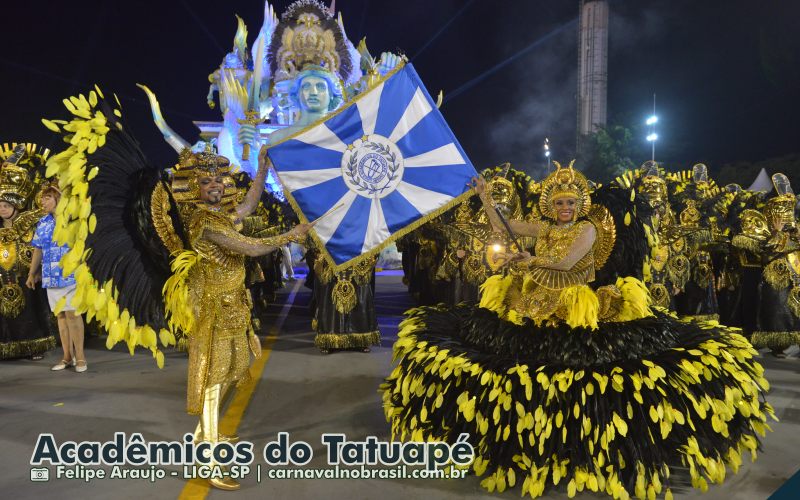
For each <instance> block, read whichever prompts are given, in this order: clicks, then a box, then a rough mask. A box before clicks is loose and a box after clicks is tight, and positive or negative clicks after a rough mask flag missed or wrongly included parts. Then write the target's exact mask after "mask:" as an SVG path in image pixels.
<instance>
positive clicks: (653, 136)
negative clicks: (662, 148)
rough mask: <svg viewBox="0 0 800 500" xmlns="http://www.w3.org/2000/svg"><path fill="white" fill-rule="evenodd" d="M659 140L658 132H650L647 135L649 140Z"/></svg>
mask: <svg viewBox="0 0 800 500" xmlns="http://www.w3.org/2000/svg"><path fill="white" fill-rule="evenodd" d="M656 140H658V134H649V135H648V136H647V142H654V141H656Z"/></svg>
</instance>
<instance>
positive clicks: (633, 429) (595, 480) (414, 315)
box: [382, 168, 773, 498]
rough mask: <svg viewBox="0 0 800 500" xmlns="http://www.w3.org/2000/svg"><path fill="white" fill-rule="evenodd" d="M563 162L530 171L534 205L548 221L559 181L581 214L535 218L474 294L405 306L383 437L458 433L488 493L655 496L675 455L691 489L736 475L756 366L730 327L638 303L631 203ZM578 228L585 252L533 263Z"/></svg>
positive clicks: (751, 417)
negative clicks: (532, 239)
mask: <svg viewBox="0 0 800 500" xmlns="http://www.w3.org/2000/svg"><path fill="white" fill-rule="evenodd" d="M565 170H567V169H559V171H557V172H555V173H554V174H551V176H550V177H548V179H546V180H545V182H544V183H543V190H542V202H541V203H542V205H541V208H542V209H543V210H542V213H543V214H545V215H546V216H550V217H552V218H555V215H554V214H553V213H552V210H551V206H550V203H551V200H552V199H553V198H554V197H555V196H557V195H559V191H561V192H562V194H563V192H565V191H569V190H570V189H572V188H575V189H572V191H575V193H573V194H572V197H574V198H576V200H577V202H578V203H577V206H576V212H578V213H579V214H580V215H582V216H583V215H585V216H586V218H580V219H578V220H577V221H574V222H573V223H571V224H566V225H562V226H556V225H555V224H553V223H552V222H549V221H542V222H541V223H540V224H541V228H540V231H539V237H538V239H537V246H536V252H537V254H536V256H535V257H534V258H533V259H532V260H531V261H530V262H529V263H528V266H527V267H526V266H517V267H516V268H515V269H512V271H510V272H509V273H508V274H507V275H506V276H505V277H502V276H497V277H493V278H492V279H490V280H488V281H487V283H486V284H485V285H484V289H483V297H482V301H481V304H480V306H469V305H463V304H462V305H460V306H457V307H455V308H445V307H443V306H440V307H422V308H417V309H413V310H411V311H409V312H408V313H407V319H406V320H405V321H404V322H403V323H402V324H401V325H400V333H399V339H398V341H397V342H396V344H395V346H394V351H395V357H396V358H399V364H398V365H397V367H396V368H395V369H394V371H393V372H392V374H391V375H390V376H389V377H388V379H387V380H386V382H385V383H384V384H383V385H382V390H383V399H384V409H385V414H386V417H387V419H388V420H389V422H390V423H391V426H392V434H393V437H394V438H399V439H404V440H417V441H422V440H444V441H451V442H454V441H455V440H456V439H457V438H458V436H459V435H460V434H461V433H467V434H469V436H470V442H471V443H472V445H473V446H474V449H475V451H476V459H475V461H474V462H473V464H472V465H471V468H472V469H473V470H474V471H475V473H476V474H478V475H479V476H483V477H484V479H483V481H482V483H481V484H482V485H483V486H484V487H485V488H487V489H488V490H489V491H494V490H499V491H502V490H504V489H506V488H511V487H515V486H518V487H520V488H521V489H522V494H523V495H526V494H530V495H531V496H532V497H537V496H540V495H543V494H544V493H545V492H546V491H547V490H549V489H552V488H563V489H565V490H566V491H567V493H568V495H569V496H570V497H571V496H574V495H575V493H576V492H577V491H584V490H590V491H596V492H605V493H607V494H609V495H611V496H613V497H615V498H628V497H630V496H637V497H639V498H645V497H649V498H652V497H653V496H654V495H657V494H664V495H666V496H667V497H668V498H670V497H671V496H672V493H671V490H670V472H671V471H672V470H674V468H676V467H678V468H681V467H683V468H687V469H688V471H689V473H690V475H691V481H692V485H693V486H694V487H696V488H700V489H702V490H705V489H706V488H707V487H708V483H709V482H711V483H720V482H722V481H723V480H724V478H725V475H726V471H727V469H726V467H730V468H731V469H732V470H733V471H736V469H737V468H738V466H739V464H740V463H741V455H742V452H743V451H745V450H747V451H750V453H751V455H752V456H753V457H755V453H756V450H757V449H758V447H759V440H758V437H757V434H761V435H763V433H764V432H765V431H766V430H767V429H768V426H767V424H766V420H767V416H768V415H771V414H772V413H773V411H772V408H771V407H770V406H769V405H768V404H767V403H766V402H765V400H764V397H763V395H764V392H765V391H766V390H767V389H768V385H767V381H766V380H765V379H764V378H763V369H762V367H761V366H760V365H759V364H758V363H756V362H755V361H753V359H752V357H753V356H754V355H755V351H754V350H753V349H752V347H751V346H750V344H749V343H748V342H747V341H746V340H745V339H744V338H743V337H742V336H741V335H739V334H738V333H737V331H736V330H733V329H728V328H726V327H723V326H721V325H719V324H717V323H714V322H706V323H695V322H681V321H679V320H677V319H676V318H675V317H673V316H671V315H669V314H668V313H666V312H664V311H663V310H659V309H655V308H652V307H650V305H649V297H648V294H647V290H646V288H645V286H644V285H643V283H642V282H641V281H640V278H641V273H642V270H641V269H642V264H643V261H644V257H645V254H646V252H647V245H646V239H645V235H644V231H643V229H642V224H641V223H640V222H639V219H638V218H637V217H636V215H633V214H632V212H633V209H634V207H635V208H636V209H637V211H636V212H637V213H638V214H639V215H640V216H642V215H643V212H642V211H639V209H644V210H646V205H647V203H646V201H645V200H644V199H642V198H641V197H639V196H637V195H636V194H635V193H632V192H631V191H630V190H629V189H625V188H623V187H620V186H619V185H610V186H607V187H603V188H600V189H598V190H596V191H595V192H594V193H593V194H592V199H590V198H589V193H588V189H587V187H586V184H585V182H583V181H582V179H581V177H582V176H580V174H579V173H577V172H574V171H573V172H564V171H565ZM569 170H572V169H571V168H570V169H569ZM565 177H566V178H567V179H565ZM570 179H571V180H570ZM565 180H566V182H562V181H565ZM565 186H566V187H567V188H569V189H566V188H565ZM570 186H572V187H571V188H570ZM592 201H593V202H594V204H591V202H592ZM590 204H591V206H590ZM605 207H607V209H608V210H607V209H606V208H605ZM610 210H613V213H611V212H610ZM590 225H591V226H594V231H595V232H596V235H597V236H596V239H595V240H594V244H593V247H592V249H591V251H589V252H588V253H586V254H585V255H583V256H582V257H581V258H580V259H578V260H577V262H576V263H575V264H574V265H573V266H572V267H571V268H569V269H567V270H559V271H557V272H554V271H553V270H552V269H549V268H548V267H547V266H548V265H549V264H548V262H549V261H552V258H553V257H555V255H554V254H555V253H557V252H558V251H559V250H557V249H556V248H557V247H559V246H560V247H561V250H560V251H562V252H567V253H568V252H570V249H571V248H572V246H573V245H577V243H576V242H578V241H579V238H580V237H581V236H580V234H584V232H585V231H588V232H589V233H591V231H592V229H591V228H590V227H589V226H590ZM614 233H615V234H614ZM609 234H613V238H611V237H609ZM628 242H632V243H631V244H630V245H629V244H628ZM640 242H641V243H640ZM609 245H610V246H609ZM607 257H610V259H609V261H608V263H607V264H605V266H603V262H602V261H603V260H604V259H605V258H607ZM609 266H612V267H611V268H609ZM595 267H597V269H595ZM593 275H594V276H593ZM619 276H623V277H619ZM593 277H596V279H595V281H594V283H592V281H591V280H592V278H593ZM590 284H591V285H590Z"/></svg>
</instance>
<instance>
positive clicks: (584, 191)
mask: <svg viewBox="0 0 800 500" xmlns="http://www.w3.org/2000/svg"><path fill="white" fill-rule="evenodd" d="M553 164H554V165H555V166H556V170H555V172H553V173H552V174H550V175H548V176H547V178H546V179H545V180H543V181H542V195H541V197H540V198H539V210H541V212H542V215H543V216H545V217H547V218H549V219H553V220H555V219H556V214H555V212H554V211H553V202H554V201H555V200H557V199H559V198H575V199H576V206H575V213H576V214H577V217H584V216H585V215H586V214H588V213H589V208H590V207H591V205H592V199H591V197H590V196H589V183H588V182H587V181H586V177H584V176H583V174H581V173H580V172H578V171H577V170H575V169H574V168H572V166H573V165H574V164H575V160H572V161H571V162H570V163H569V166H568V167H566V168H565V167H562V166H561V164H559V163H558V162H557V161H554V162H553Z"/></svg>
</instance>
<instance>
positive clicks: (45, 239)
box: [26, 181, 87, 373]
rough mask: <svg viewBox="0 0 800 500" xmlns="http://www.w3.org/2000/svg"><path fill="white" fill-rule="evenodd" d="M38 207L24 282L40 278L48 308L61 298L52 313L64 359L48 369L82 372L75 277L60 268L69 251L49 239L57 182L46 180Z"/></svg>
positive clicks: (58, 193) (83, 360)
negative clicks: (41, 212)
mask: <svg viewBox="0 0 800 500" xmlns="http://www.w3.org/2000/svg"><path fill="white" fill-rule="evenodd" d="M41 197H42V198H41V199H42V209H43V210H44V211H45V212H47V215H45V216H44V217H43V218H42V219H41V220H40V221H39V224H38V225H37V226H36V232H35V233H34V236H33V240H32V241H31V246H33V247H34V250H33V257H32V258H31V267H30V272H29V274H28V280H27V282H26V284H27V286H28V287H29V288H34V287H35V286H36V282H37V281H39V280H41V282H42V287H43V288H45V289H46V290H47V301H48V302H49V304H50V310H51V311H55V309H56V305H57V304H58V303H59V301H62V298H63V302H64V305H63V307H62V308H61V311H60V312H59V313H58V314H56V317H57V318H58V333H59V335H60V337H61V347H62V348H63V349H64V359H62V360H61V361H60V362H59V363H58V364H56V365H55V366H53V367H52V368H51V370H53V371H58V370H63V369H64V368H66V367H67V366H70V365H71V366H74V367H75V371H76V372H78V373H82V372H85V371H86V369H87V366H86V356H85V354H84V352H83V318H81V316H80V314H76V313H75V308H74V307H73V306H72V298H73V297H74V296H75V287H76V286H75V277H74V276H72V275H71V274H70V275H69V276H64V275H63V274H62V271H61V264H60V262H61V257H63V256H64V254H66V253H67V252H69V248H68V247H67V246H66V245H58V244H57V243H56V242H55V241H53V230H54V229H55V225H56V221H55V217H54V216H53V214H54V213H55V211H56V205H58V199H59V198H60V197H61V191H59V189H58V183H57V182H55V181H52V182H48V183H47V184H45V185H44V186H43V188H42V192H41Z"/></svg>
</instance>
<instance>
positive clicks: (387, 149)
mask: <svg viewBox="0 0 800 500" xmlns="http://www.w3.org/2000/svg"><path fill="white" fill-rule="evenodd" d="M268 154H269V157H270V159H271V160H272V163H273V165H274V166H275V170H276V171H277V172H278V177H279V178H280V180H281V183H282V184H283V186H284V190H285V192H286V193H287V195H288V196H287V197H288V198H289V201H290V202H291V203H292V205H293V207H294V209H295V210H296V211H298V212H299V214H298V215H300V217H301V219H302V220H304V221H310V220H314V219H316V218H317V217H319V216H321V215H323V214H325V213H326V212H328V211H330V210H331V209H332V208H335V207H340V206H341V208H338V209H336V210H335V211H334V212H332V213H331V214H330V215H328V216H327V217H325V218H323V219H322V220H321V221H320V222H319V223H318V224H317V225H316V226H315V228H314V230H313V231H312V235H313V236H314V237H315V239H316V240H317V243H318V244H319V245H320V247H321V249H322V250H323V252H322V253H323V256H325V257H329V258H330V260H331V263H332V264H333V265H334V266H335V267H336V268H337V269H341V268H344V267H347V266H349V265H352V264H354V263H356V262H358V261H359V260H361V259H362V258H365V257H367V256H370V255H372V254H374V253H375V252H377V251H379V250H380V249H381V248H382V247H383V246H385V244H386V243H388V242H390V241H393V240H394V239H396V238H398V237H399V236H401V235H403V234H405V233H407V232H408V231H410V230H411V229H413V228H415V227H417V226H418V225H420V224H422V223H424V222H426V221H427V220H429V219H430V218H432V217H434V216H436V215H439V214H440V213H442V212H443V211H445V210H447V209H449V208H450V207H452V206H454V205H455V204H457V203H459V202H460V201H462V200H463V199H465V198H466V197H467V196H469V194H468V193H467V191H468V189H469V188H468V187H467V183H468V182H469V180H470V178H471V177H473V176H474V175H477V174H476V172H475V168H474V167H473V166H472V163H471V162H470V161H469V159H467V156H466V154H465V153H464V151H463V149H462V148H461V146H460V145H459V144H458V141H457V140H456V138H455V136H454V135H453V133H452V131H451V130H450V128H449V127H448V126H447V123H446V122H445V120H444V117H442V115H441V113H440V112H439V110H438V109H436V105H435V103H434V102H433V100H432V99H431V97H430V95H429V94H428V92H427V91H426V90H425V87H424V86H423V84H422V82H421V81H420V79H419V76H418V75H417V73H416V72H415V71H414V68H413V67H412V66H411V65H405V66H403V67H401V68H399V69H397V70H396V71H395V72H394V73H390V74H389V75H388V78H386V79H385V80H384V81H382V82H380V83H379V84H377V85H375V86H374V87H373V88H372V89H370V90H368V91H367V92H365V93H363V94H361V95H359V96H358V97H356V98H355V99H354V100H352V101H350V102H348V103H346V104H345V105H344V107H342V108H340V109H339V110H337V111H335V112H333V113H332V114H331V115H330V116H329V117H328V118H327V119H325V120H324V121H322V122H318V123H316V124H313V125H311V126H310V127H308V128H306V129H303V130H301V131H299V132H297V133H296V134H294V135H292V136H289V137H288V138H286V139H284V140H283V141H281V142H278V143H277V144H275V145H272V146H271V147H270V148H269V150H268Z"/></svg>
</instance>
